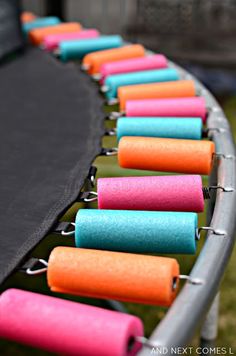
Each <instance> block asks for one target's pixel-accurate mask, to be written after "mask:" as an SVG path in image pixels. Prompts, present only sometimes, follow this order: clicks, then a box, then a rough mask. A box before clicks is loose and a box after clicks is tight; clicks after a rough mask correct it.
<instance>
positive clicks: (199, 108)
mask: <svg viewBox="0 0 236 356" xmlns="http://www.w3.org/2000/svg"><path fill="white" fill-rule="evenodd" d="M125 113H126V116H134V117H137V116H147V117H148V116H160V117H163V116H169V117H201V118H202V120H203V122H205V121H206V118H207V109H206V103H205V99H204V98H202V97H195V98H177V99H144V100H128V101H127V102H126V107H125Z"/></svg>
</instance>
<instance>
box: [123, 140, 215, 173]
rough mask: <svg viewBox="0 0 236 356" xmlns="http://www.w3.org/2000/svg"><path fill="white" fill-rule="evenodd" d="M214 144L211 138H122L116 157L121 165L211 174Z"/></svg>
mask: <svg viewBox="0 0 236 356" xmlns="http://www.w3.org/2000/svg"><path fill="white" fill-rule="evenodd" d="M214 152H215V145H214V143H213V142H211V141H194V140H180V139H174V138H156V137H155V138H154V137H122V139H121V140H120V141H119V148H118V160H119V164H120V166H121V167H123V168H132V169H145V170H151V171H162V172H176V173H190V174H210V172H211V169H212V166H213V157H214V156H213V154H214Z"/></svg>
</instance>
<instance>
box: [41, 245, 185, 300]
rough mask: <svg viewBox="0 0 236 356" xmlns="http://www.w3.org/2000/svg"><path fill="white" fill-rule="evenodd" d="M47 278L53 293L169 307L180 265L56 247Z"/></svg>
mask: <svg viewBox="0 0 236 356" xmlns="http://www.w3.org/2000/svg"><path fill="white" fill-rule="evenodd" d="M47 278H48V285H49V287H50V288H51V290H52V291H53V292H60V293H69V294H75V295H80V296H88V297H94V298H105V299H115V300H121V301H128V302H137V303H143V304H153V305H162V306H169V305H171V303H172V302H173V300H174V298H175V296H176V293H177V289H178V278H179V265H178V262H177V261H176V260H175V259H173V258H167V257H156V256H146V255H136V254H130V253H121V252H110V251H98V250H89V249H88V250H87V249H80V248H73V247H56V248H54V250H53V251H52V253H51V255H50V258H49V264H48V272H47Z"/></svg>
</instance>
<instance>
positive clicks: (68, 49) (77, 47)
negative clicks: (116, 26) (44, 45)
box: [59, 35, 123, 61]
mask: <svg viewBox="0 0 236 356" xmlns="http://www.w3.org/2000/svg"><path fill="white" fill-rule="evenodd" d="M122 45H123V40H122V38H121V36H119V35H113V36H100V37H98V38H93V39H88V40H80V41H77V40H73V41H62V42H60V44H59V50H60V58H61V60H63V61H67V60H69V59H82V58H83V57H84V56H85V55H86V54H88V53H90V52H95V51H101V50H104V49H109V48H118V47H121V46H122Z"/></svg>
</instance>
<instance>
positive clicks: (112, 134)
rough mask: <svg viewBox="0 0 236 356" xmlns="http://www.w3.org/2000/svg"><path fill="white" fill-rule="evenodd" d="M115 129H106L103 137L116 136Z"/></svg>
mask: <svg viewBox="0 0 236 356" xmlns="http://www.w3.org/2000/svg"><path fill="white" fill-rule="evenodd" d="M116 133H117V129H116V128H115V129H108V130H105V136H116Z"/></svg>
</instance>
